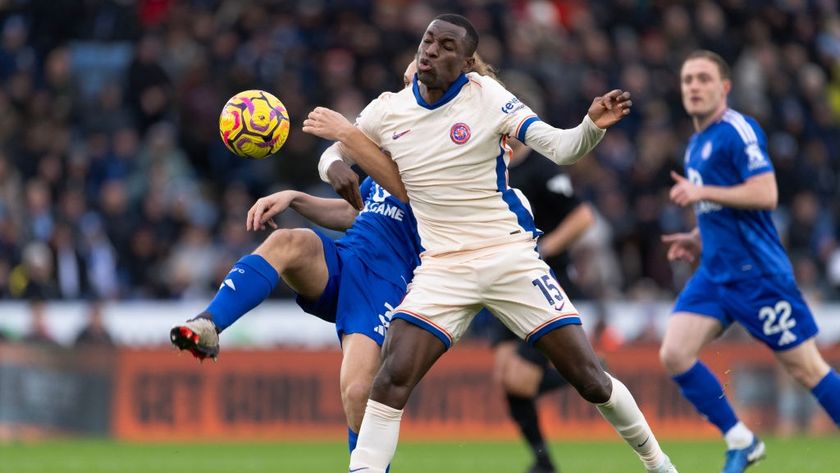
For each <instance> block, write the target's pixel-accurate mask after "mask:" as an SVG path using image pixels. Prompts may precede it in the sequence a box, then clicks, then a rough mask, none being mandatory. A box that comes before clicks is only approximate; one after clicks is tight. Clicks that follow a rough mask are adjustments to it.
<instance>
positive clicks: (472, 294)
mask: <svg viewBox="0 0 840 473" xmlns="http://www.w3.org/2000/svg"><path fill="white" fill-rule="evenodd" d="M482 307H486V308H487V309H488V310H489V311H490V312H492V313H493V314H494V315H495V316H496V317H497V318H498V319H499V320H500V321H502V323H504V324H505V325H506V326H507V327H508V328H509V329H510V330H511V331H512V332H513V333H515V334H516V335H517V336H518V337H520V338H522V339H524V340H526V341H527V342H528V343H531V344H533V343H534V342H536V341H537V340H538V339H539V338H540V337H542V336H543V335H545V334H546V333H548V332H550V331H551V330H554V329H556V328H558V327H561V326H563V325H568V324H578V325H580V323H581V321H580V316H579V314H578V311H577V309H575V306H574V305H572V302H571V301H570V300H569V299H568V297H566V293H565V292H564V291H563V289H562V288H561V287H560V284H558V283H557V279H556V278H555V277H554V275H553V274H552V273H551V269H550V268H549V267H548V265H547V264H545V262H544V261H543V260H542V259H540V257H539V255H538V254H537V252H536V247H535V244H534V241H533V240H526V241H517V242H513V243H505V244H502V245H497V246H493V247H489V248H482V249H478V250H469V251H462V252H458V253H454V254H446V255H441V256H423V257H422V262H421V264H420V266H418V267H417V268H416V269H415V270H414V279H413V280H412V282H411V284H409V286H408V293H407V294H406V296H405V299H403V301H402V303H401V304H400V305H399V306H398V307H397V308H396V309H394V318H396V319H403V320H405V321H407V322H410V323H412V324H414V325H417V326H419V327H421V328H423V329H426V330H428V331H429V332H431V333H432V334H433V335H435V336H436V337H437V338H439V339H440V341H442V342H443V344H444V345H446V347H447V348H449V347H450V346H451V345H452V344H453V343H454V342H457V341H458V340H459V339H460V338H461V336H462V335H463V334H464V332H466V331H467V327H469V325H470V322H471V321H472V319H473V317H475V315H476V314H477V313H478V312H479V311H480V310H481V308H482Z"/></svg>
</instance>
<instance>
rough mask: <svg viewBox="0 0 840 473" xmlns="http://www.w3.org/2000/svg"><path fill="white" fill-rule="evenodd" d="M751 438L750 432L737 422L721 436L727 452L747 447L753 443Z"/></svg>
mask: <svg viewBox="0 0 840 473" xmlns="http://www.w3.org/2000/svg"><path fill="white" fill-rule="evenodd" d="M753 437H754V435H753V433H752V431H751V430H750V429H748V428H747V426H746V425H744V423H743V422H741V421H738V423H737V424H735V425H733V426H732V428H731V429H729V430H727V431H726V433H725V434H724V435H723V439H724V440H726V447H727V448H728V449H729V450H740V449H742V448H747V447H749V446H750V445H751V444H752V442H753Z"/></svg>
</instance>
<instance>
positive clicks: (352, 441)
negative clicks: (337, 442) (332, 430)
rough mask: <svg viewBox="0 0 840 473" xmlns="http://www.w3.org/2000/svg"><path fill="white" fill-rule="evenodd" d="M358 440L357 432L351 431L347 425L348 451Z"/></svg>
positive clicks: (351, 450) (353, 448)
mask: <svg viewBox="0 0 840 473" xmlns="http://www.w3.org/2000/svg"><path fill="white" fill-rule="evenodd" d="M358 441H359V434H358V433H356V432H353V429H351V428H350V427H347V443H348V444H349V445H350V453H353V450H355V449H356V442H358Z"/></svg>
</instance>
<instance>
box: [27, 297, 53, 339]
mask: <svg viewBox="0 0 840 473" xmlns="http://www.w3.org/2000/svg"><path fill="white" fill-rule="evenodd" d="M46 310H47V304H46V303H45V302H44V299H43V298H42V297H40V296H39V295H33V296H32V297H31V298H30V299H29V316H30V319H29V331H28V332H27V333H26V335H24V336H23V339H22V341H23V342H24V343H30V344H33V345H40V346H58V342H56V341H55V339H54V338H53V337H52V335H50V332H49V328H48V324H47V314H46Z"/></svg>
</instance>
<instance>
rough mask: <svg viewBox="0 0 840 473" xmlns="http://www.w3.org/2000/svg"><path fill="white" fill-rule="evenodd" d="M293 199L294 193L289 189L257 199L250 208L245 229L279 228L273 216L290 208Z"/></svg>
mask: <svg viewBox="0 0 840 473" xmlns="http://www.w3.org/2000/svg"><path fill="white" fill-rule="evenodd" d="M292 200H294V193H293V192H289V191H280V192H275V193H274V194H271V195H269V196H266V197H262V198H260V199H257V201H256V202H255V203H254V205H253V206H251V209H250V210H248V217H247V220H246V221H245V229H246V230H248V231H257V230H265V229H266V226H268V227H271V228H272V229H277V224H276V223H275V222H274V220H272V218H273V217H274V216H275V215H277V214H279V213H282V212H283V211H284V210H286V209H287V208H289V206H290V205H292Z"/></svg>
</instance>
